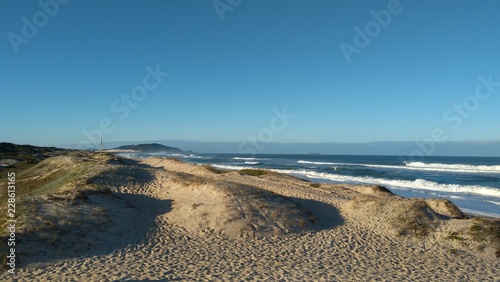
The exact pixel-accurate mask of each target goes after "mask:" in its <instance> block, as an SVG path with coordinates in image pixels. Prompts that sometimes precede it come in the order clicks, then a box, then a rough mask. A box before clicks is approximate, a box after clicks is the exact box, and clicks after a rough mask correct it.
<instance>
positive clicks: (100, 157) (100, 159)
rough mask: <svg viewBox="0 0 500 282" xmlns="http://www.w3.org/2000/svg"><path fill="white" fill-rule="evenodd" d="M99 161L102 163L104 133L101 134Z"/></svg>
mask: <svg viewBox="0 0 500 282" xmlns="http://www.w3.org/2000/svg"><path fill="white" fill-rule="evenodd" d="M99 163H101V164H102V135H101V149H100V150H99Z"/></svg>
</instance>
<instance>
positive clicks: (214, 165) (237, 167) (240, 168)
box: [211, 164, 253, 170]
mask: <svg viewBox="0 0 500 282" xmlns="http://www.w3.org/2000/svg"><path fill="white" fill-rule="evenodd" d="M211 166H213V167H216V168H221V169H230V170H242V169H253V167H250V166H237V165H219V164H213V165H211Z"/></svg>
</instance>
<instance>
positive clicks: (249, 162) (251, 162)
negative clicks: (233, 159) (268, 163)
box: [245, 161, 259, 165]
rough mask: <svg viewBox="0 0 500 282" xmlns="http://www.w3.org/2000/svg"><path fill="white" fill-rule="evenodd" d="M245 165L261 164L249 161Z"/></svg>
mask: <svg viewBox="0 0 500 282" xmlns="http://www.w3.org/2000/svg"><path fill="white" fill-rule="evenodd" d="M245 164H251V165H255V164H259V162H249V161H246V162H245Z"/></svg>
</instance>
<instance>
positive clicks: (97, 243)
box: [17, 159, 172, 266]
mask: <svg viewBox="0 0 500 282" xmlns="http://www.w3.org/2000/svg"><path fill="white" fill-rule="evenodd" d="M109 162H112V163H109ZM109 162H108V163H109V164H111V165H112V166H111V168H110V169H106V170H105V171H103V172H102V173H100V174H98V175H96V176H94V177H91V178H89V179H88V180H87V181H86V184H87V185H92V186H94V187H95V186H97V187H100V188H99V189H97V190H95V189H90V190H83V191H79V192H78V191H75V192H73V193H70V194H60V195H56V196H53V197H51V198H50V199H49V198H47V197H46V198H42V197H35V198H33V199H32V200H31V201H30V205H31V207H32V210H33V214H32V218H33V220H31V221H30V222H31V223H30V226H29V228H26V229H25V231H24V232H23V231H22V230H20V232H19V234H18V240H19V244H18V248H17V250H18V252H19V261H20V262H21V264H20V266H23V265H26V264H28V263H50V262H52V261H55V260H62V259H68V258H74V257H85V256H92V255H101V254H107V253H111V252H113V251H116V250H119V249H123V248H125V247H127V246H134V245H137V244H141V243H143V242H145V241H146V238H147V236H148V234H149V233H150V232H151V231H152V229H153V228H154V227H155V226H156V222H155V219H156V218H157V216H158V215H161V214H164V213H167V212H169V211H170V210H171V209H172V201H171V200H161V199H156V198H153V197H149V196H146V195H142V194H133V193H123V192H111V190H110V187H136V186H143V185H145V184H147V183H150V182H151V181H153V180H154V175H153V170H152V169H150V167H149V166H147V165H141V164H138V163H137V162H136V161H134V160H127V159H111V160H110V161H109ZM113 190H114V189H113ZM68 197H72V198H71V199H70V200H68ZM26 212H28V211H27V210H26Z"/></svg>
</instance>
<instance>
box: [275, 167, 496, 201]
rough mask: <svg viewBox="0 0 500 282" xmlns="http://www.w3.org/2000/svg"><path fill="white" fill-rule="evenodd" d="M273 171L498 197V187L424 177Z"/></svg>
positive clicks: (343, 180) (403, 187)
mask: <svg viewBox="0 0 500 282" xmlns="http://www.w3.org/2000/svg"><path fill="white" fill-rule="evenodd" d="M273 171H276V172H281V173H288V174H295V175H301V176H306V177H308V178H319V179H326V180H332V181H335V182H349V183H363V184H371V185H383V186H386V187H389V188H400V189H421V190H431V191H441V192H449V193H462V194H463V193H465V194H476V195H483V196H492V197H498V198H500V189H498V188H493V187H486V186H479V185H458V184H440V183H436V182H433V181H428V180H425V179H416V180H414V181H411V180H395V179H385V178H374V177H370V176H363V177H360V176H348V175H338V174H331V173H324V172H315V171H308V170H283V169H274V170H273Z"/></svg>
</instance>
